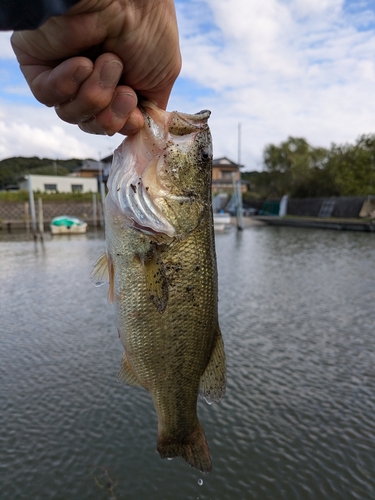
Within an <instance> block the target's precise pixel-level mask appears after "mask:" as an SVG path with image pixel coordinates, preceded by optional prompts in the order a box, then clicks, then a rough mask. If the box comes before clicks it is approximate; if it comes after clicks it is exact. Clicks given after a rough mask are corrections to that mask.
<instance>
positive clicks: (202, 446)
mask: <svg viewBox="0 0 375 500" xmlns="http://www.w3.org/2000/svg"><path fill="white" fill-rule="evenodd" d="M158 452H159V454H160V456H161V458H173V457H182V458H183V459H184V460H186V462H187V463H188V464H189V465H191V466H192V467H194V468H195V469H197V470H200V471H201V472H211V470H212V463H211V457H210V450H209V448H208V443H207V440H206V436H205V435H204V430H203V427H202V426H201V424H200V423H199V422H198V423H197V426H196V428H195V429H194V431H193V432H192V433H191V434H189V435H188V436H184V437H176V438H174V437H173V436H166V437H163V436H158Z"/></svg>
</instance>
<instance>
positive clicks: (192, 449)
mask: <svg viewBox="0 0 375 500" xmlns="http://www.w3.org/2000/svg"><path fill="white" fill-rule="evenodd" d="M142 109H143V113H144V114H145V127H144V129H142V131H141V132H140V133H138V134H136V135H135V136H132V137H129V138H127V139H126V140H125V141H124V143H123V144H122V145H121V146H120V147H119V148H118V150H117V152H115V155H114V160H113V165H112V170H111V173H110V178H109V181H108V187H109V192H108V195H107V198H106V208H105V215H106V243H107V252H106V255H105V256H104V257H103V259H104V260H106V262H107V266H108V276H109V282H110V291H109V299H110V301H113V302H114V304H115V310H116V321H117V328H118V331H119V336H120V339H121V342H122V344H123V346H124V358H123V363H122V368H121V371H120V374H119V378H120V379H121V380H122V381H124V382H126V383H128V384H130V385H139V386H142V387H144V388H145V389H146V390H147V391H148V392H149V393H150V395H151V397H152V400H153V403H154V406H155V410H156V413H157V417H158V439H157V448H158V451H159V453H160V455H161V457H162V458H173V457H175V456H181V457H182V458H184V459H185V460H186V461H187V462H188V463H189V464H190V465H192V466H193V467H195V468H197V469H198V470H201V471H203V472H209V471H210V470H211V467H212V465H211V457H210V453H209V448H208V444H207V441H206V438H205V434H204V431H203V428H202V426H201V425H200V422H199V420H198V417H197V397H198V394H199V393H200V394H201V395H202V396H203V397H205V399H206V400H208V401H210V402H211V401H218V400H220V399H221V397H222V396H223V394H224V391H225V354H224V346H223V341H222V337H221V333H220V328H219V323H218V311H217V270H216V256H215V241H214V233H213V221H212V207H211V168H212V148H211V137H210V133H209V129H208V126H207V119H208V116H209V112H207V111H205V112H201V113H200V114H197V115H187V114H183V113H177V112H173V113H168V112H165V111H162V110H159V109H158V108H156V107H155V106H154V105H152V104H150V103H144V104H143V107H142ZM133 178H137V179H138V181H137V186H136V187H135V185H134V184H131V183H130V181H129V179H133ZM123 179H126V180H127V181H126V182H125V181H123ZM129 183H130V184H129ZM129 186H130V187H129ZM138 190H139V192H140V193H142V196H138ZM145 200H146V201H145ZM158 217H159V218H160V220H157V218H158ZM161 228H164V231H163V230H161ZM96 268H97V271H96V270H95V269H94V271H93V277H94V279H95V275H96V274H97V275H98V277H99V274H100V273H101V274H100V276H102V273H103V260H101V261H100V262H99V263H97V265H96Z"/></svg>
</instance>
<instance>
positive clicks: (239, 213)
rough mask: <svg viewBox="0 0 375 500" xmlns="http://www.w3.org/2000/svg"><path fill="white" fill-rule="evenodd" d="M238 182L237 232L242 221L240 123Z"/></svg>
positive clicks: (241, 228) (240, 227)
mask: <svg viewBox="0 0 375 500" xmlns="http://www.w3.org/2000/svg"><path fill="white" fill-rule="evenodd" d="M237 165H238V180H237V196H236V201H237V229H238V230H239V231H242V230H243V220H242V189H241V169H240V167H241V123H239V124H238V156H237Z"/></svg>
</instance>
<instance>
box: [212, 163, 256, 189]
mask: <svg viewBox="0 0 375 500" xmlns="http://www.w3.org/2000/svg"><path fill="white" fill-rule="evenodd" d="M240 167H242V165H240ZM239 176H240V171H239V168H238V165H237V163H234V162H233V161H232V160H229V158H227V157H226V156H224V157H223V158H216V159H214V160H213V162H212V192H213V194H215V193H219V192H230V193H232V192H233V177H234V181H235V182H238V179H239ZM246 186H247V183H246V182H245V181H241V191H242V192H244V191H246Z"/></svg>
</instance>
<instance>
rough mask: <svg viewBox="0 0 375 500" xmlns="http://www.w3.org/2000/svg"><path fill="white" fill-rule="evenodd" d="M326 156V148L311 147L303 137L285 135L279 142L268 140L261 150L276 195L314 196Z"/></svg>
mask: <svg viewBox="0 0 375 500" xmlns="http://www.w3.org/2000/svg"><path fill="white" fill-rule="evenodd" d="M326 157H327V150H326V149H325V148H314V147H313V146H311V145H310V144H309V143H308V142H307V141H306V139H304V138H302V137H288V139H287V140H286V141H284V142H282V143H281V144H280V145H279V146H276V145H274V144H269V145H267V146H266V147H265V148H264V152H263V160H264V165H265V169H266V171H267V172H269V173H270V174H272V175H273V181H274V183H275V185H276V186H275V194H277V195H278V196H282V195H284V194H289V195H291V196H294V197H297V196H301V197H302V196H316V194H315V191H316V187H318V186H319V177H320V175H321V172H322V171H323V170H324V166H325V161H326ZM313 186H316V187H315V188H314V189H312V187H313Z"/></svg>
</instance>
